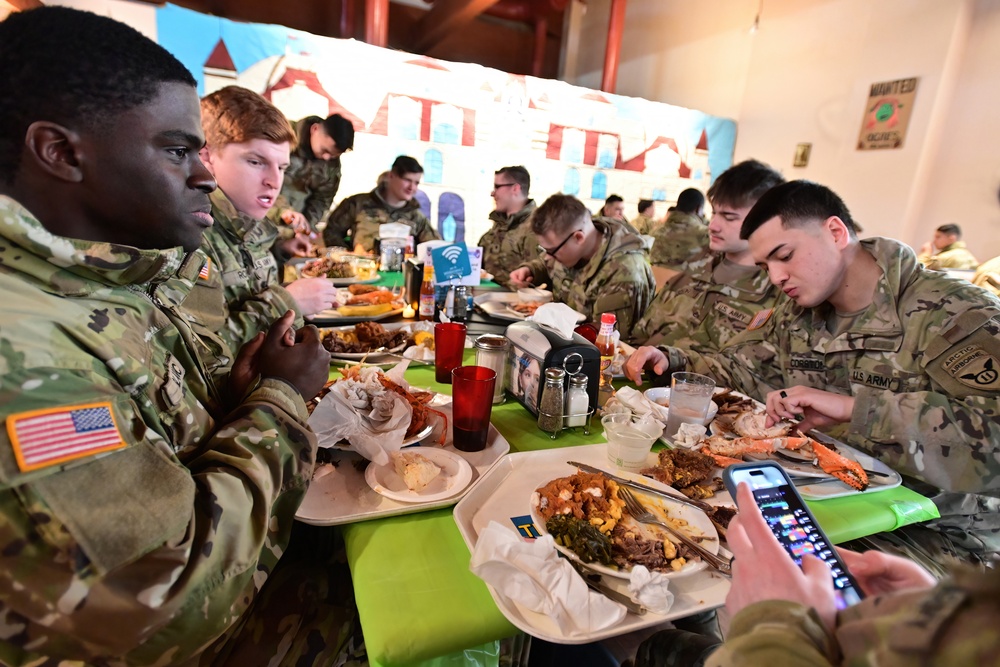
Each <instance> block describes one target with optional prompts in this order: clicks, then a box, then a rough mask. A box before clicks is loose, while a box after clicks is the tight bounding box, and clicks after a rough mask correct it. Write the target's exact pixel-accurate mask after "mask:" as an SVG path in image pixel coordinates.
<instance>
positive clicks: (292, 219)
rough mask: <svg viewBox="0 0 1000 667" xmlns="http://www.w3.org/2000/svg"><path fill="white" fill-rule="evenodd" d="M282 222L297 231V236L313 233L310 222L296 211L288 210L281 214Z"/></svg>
mask: <svg viewBox="0 0 1000 667" xmlns="http://www.w3.org/2000/svg"><path fill="white" fill-rule="evenodd" d="M281 220H282V221H283V222H284V223H285V224H286V225H288V226H289V227H291V228H292V229H294V230H295V233H296V234H308V233H309V232H310V231H312V230H311V229H310V228H309V220H308V219H307V218H306V216H304V215H302V214H301V213H299V212H298V211H296V210H295V209H291V208H286V209H285V210H284V211H282V212H281Z"/></svg>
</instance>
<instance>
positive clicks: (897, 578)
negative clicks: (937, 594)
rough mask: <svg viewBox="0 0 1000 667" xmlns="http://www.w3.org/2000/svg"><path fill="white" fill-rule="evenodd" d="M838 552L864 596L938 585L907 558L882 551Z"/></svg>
mask: <svg viewBox="0 0 1000 667" xmlns="http://www.w3.org/2000/svg"><path fill="white" fill-rule="evenodd" d="M837 551H838V552H839V553H840V557H841V559H843V561H844V565H846V566H847V569H848V570H850V571H851V574H853V575H854V578H855V579H856V580H857V582H858V585H859V586H861V590H863V591H864V592H865V595H881V594H882V593H892V592H894V591H903V590H907V589H920V588H930V587H932V586H934V585H935V584H937V579H935V578H934V575H932V574H931V573H930V572H928V571H927V570H925V569H924V568H923V567H921V566H920V565H918V564H917V563H915V562H913V561H912V560H910V559H909V558H903V557H901V556H893V555H891V554H887V553H883V552H881V551H866V552H864V553H858V552H856V551H850V550H848V549H840V548H838V549H837Z"/></svg>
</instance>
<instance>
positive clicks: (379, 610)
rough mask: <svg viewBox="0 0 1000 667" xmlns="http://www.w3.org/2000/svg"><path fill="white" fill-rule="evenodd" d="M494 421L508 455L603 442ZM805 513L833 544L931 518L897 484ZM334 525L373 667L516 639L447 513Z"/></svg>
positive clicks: (517, 420) (419, 374)
mask: <svg viewBox="0 0 1000 667" xmlns="http://www.w3.org/2000/svg"><path fill="white" fill-rule="evenodd" d="M466 352H467V354H466V363H473V359H474V357H473V355H472V352H471V351H470V350H467V351H466ZM407 379H408V380H409V382H410V383H411V384H413V385H415V386H418V387H431V388H433V389H435V390H438V391H441V392H443V393H449V394H450V393H451V387H450V386H448V385H439V384H437V383H436V382H435V381H434V367H433V366H419V367H415V368H412V369H410V370H409V371H408V372H407ZM492 422H493V425H494V426H496V428H497V430H499V431H500V433H501V434H502V435H503V436H504V437H505V438H506V439H507V441H508V442H509V443H510V447H511V451H512V452H518V451H519V452H524V451H534V450H539V449H550V448H553V447H574V446H577V445H586V444H593V443H596V442H603V438H602V437H601V431H602V429H601V426H600V421H599V420H598V419H596V418H595V419H594V423H593V424H592V427H591V433H590V435H589V436H587V435H584V434H583V432H582V429H574V430H572V431H564V432H562V433H561V434H559V436H558V437H557V438H556V439H555V440H552V439H551V438H549V436H548V434H546V433H543V432H541V431H539V430H538V428H537V427H536V425H535V419H534V417H533V416H532V415H531V414H530V413H529V412H528V411H527V410H526V409H525V408H524V407H522V406H521V405H520V404H519V403H517V402H514V401H508V402H507V403H505V404H503V405H498V406H494V408H493V416H492ZM809 506H810V508H811V509H812V510H813V512H814V513H815V515H816V519H817V520H818V521H819V523H820V525H821V526H823V529H824V530H825V531H826V533H827V534H828V535H829V537H830V539H831V540H833V541H834V542H838V543H839V542H844V541H847V540H851V539H855V538H857V537H862V536H864V535H871V534H873V533H877V532H881V531H887V530H893V529H894V528H898V527H899V526H902V525H906V524H908V523H914V522H917V521H923V520H925V519H928V518H931V517H934V516H937V511H936V509H935V508H934V505H933V503H931V501H930V500H928V499H927V498H925V497H923V496H921V495H919V494H917V493H915V492H913V491H910V490H909V489H905V488H903V487H897V488H895V489H889V490H886V491H880V492H878V493H868V494H864V495H860V496H845V497H842V498H833V499H830V500H823V501H810V502H809ZM342 528H343V533H344V540H345V542H346V544H347V557H348V562H349V563H350V566H351V575H352V577H353V580H354V591H355V596H356V598H357V604H358V610H359V613H360V617H361V624H362V627H363V628H364V633H365V644H366V646H367V649H368V655H369V658H370V659H371V662H372V664H373V665H385V666H387V667H388V666H392V667H398V666H401V665H412V664H415V663H418V662H420V661H423V660H428V659H430V658H435V657H437V656H442V655H446V654H451V653H455V652H457V651H461V650H462V649H465V648H467V647H470V646H475V645H477V644H482V643H485V642H489V641H492V640H496V639H500V638H502V637H507V636H510V635H513V634H514V633H516V632H517V629H516V628H515V627H514V626H513V625H511V624H510V622H509V621H507V620H506V619H505V618H504V617H503V615H502V614H501V613H500V611H499V610H498V609H497V607H496V605H495V604H494V603H493V600H492V598H491V597H490V595H489V592H488V590H487V588H486V585H485V584H484V583H483V582H482V581H481V580H480V579H479V578H477V577H476V576H475V575H473V574H472V573H471V572H469V558H470V554H469V550H468V548H467V547H466V546H465V542H464V541H463V540H462V537H461V535H460V534H459V532H458V527H457V526H456V525H455V521H454V519H453V518H452V510H451V508H448V509H440V510H432V511H429V512H421V513H418V514H411V515H407V516H402V517H393V518H389V519H377V520H373V521H364V522H361V523H354V524H350V525H346V526H343V527H342Z"/></svg>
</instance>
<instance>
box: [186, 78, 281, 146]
mask: <svg viewBox="0 0 1000 667" xmlns="http://www.w3.org/2000/svg"><path fill="white" fill-rule="evenodd" d="M201 127H202V129H203V130H204V131H205V141H206V142H207V143H208V145H209V146H211V147H212V148H216V149H218V148H222V147H223V146H226V145H228V144H242V143H246V142H248V141H252V140H254V139H264V140H266V141H271V142H274V143H276V144H280V143H283V142H286V141H287V142H288V145H289V148H294V147H295V142H296V136H295V131H294V130H292V124H291V123H289V122H288V119H287V118H285V116H284V114H282V113H281V112H280V111H278V107H276V106H274V105H273V104H271V103H270V102H268V101H267V100H265V99H264V98H263V97H261V96H260V95H258V94H257V93H255V92H253V91H252V90H248V89H246V88H243V87H241V86H226V87H225V88H220V89H219V90H217V91H215V92H214V93H212V94H210V95H206V96H205V97H204V98H202V100H201Z"/></svg>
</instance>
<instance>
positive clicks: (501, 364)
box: [476, 334, 507, 404]
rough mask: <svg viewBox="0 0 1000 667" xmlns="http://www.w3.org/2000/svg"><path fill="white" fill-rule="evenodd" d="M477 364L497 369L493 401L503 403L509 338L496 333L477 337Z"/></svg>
mask: <svg viewBox="0 0 1000 667" xmlns="http://www.w3.org/2000/svg"><path fill="white" fill-rule="evenodd" d="M476 365H477V366H485V367H486V368H491V369H493V370H494V371H496V374H497V381H496V383H495V384H494V385H493V403H494V404H496V403H503V389H504V384H505V383H504V375H505V373H506V370H507V338H506V337H504V336H498V335H496V334H484V335H482V336H479V337H478V338H476Z"/></svg>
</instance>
